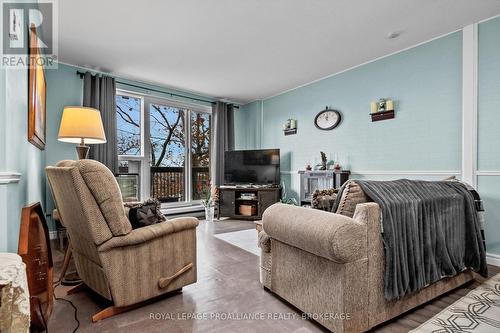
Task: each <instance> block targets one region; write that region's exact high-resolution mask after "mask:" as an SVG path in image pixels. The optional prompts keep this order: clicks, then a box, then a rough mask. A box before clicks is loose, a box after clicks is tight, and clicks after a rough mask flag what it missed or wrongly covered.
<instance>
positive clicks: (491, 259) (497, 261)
mask: <svg viewBox="0 0 500 333" xmlns="http://www.w3.org/2000/svg"><path fill="white" fill-rule="evenodd" d="M486 262H487V263H488V264H489V265H493V266H499V267H500V255H498V254H494V253H486Z"/></svg>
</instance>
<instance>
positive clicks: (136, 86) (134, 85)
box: [76, 71, 240, 109]
mask: <svg viewBox="0 0 500 333" xmlns="http://www.w3.org/2000/svg"><path fill="white" fill-rule="evenodd" d="M76 75H78V76H79V77H80V79H83V76H84V75H85V73H84V72H80V71H76ZM116 83H119V84H123V85H126V86H129V87H134V88H139V89H144V90H148V91H155V92H158V93H161V94H166V95H170V96H172V97H173V96H175V97H181V98H187V99H190V100H193V101H198V102H204V103H210V104H215V103H216V102H214V101H208V100H206V99H201V98H196V97H189V96H185V95H181V94H176V93H171V92H166V91H162V90H158V89H154V88H146V87H143V86H139V85H137V84H133V83H128V82H123V81H120V80H116ZM230 105H232V106H233V108H235V109H239V108H240V107H239V106H238V105H234V104H230Z"/></svg>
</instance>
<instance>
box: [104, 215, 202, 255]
mask: <svg viewBox="0 0 500 333" xmlns="http://www.w3.org/2000/svg"><path fill="white" fill-rule="evenodd" d="M198 223H199V222H198V219H196V218H194V217H179V218H175V219H172V220H168V221H166V222H161V223H157V224H152V225H148V226H146V227H142V228H138V229H134V230H132V231H131V232H129V233H128V234H126V235H125V236H118V237H112V238H111V239H110V240H108V241H106V242H105V243H103V244H102V245H100V246H99V252H103V251H108V250H110V249H113V248H117V247H124V246H130V245H138V244H142V243H145V242H148V241H150V240H152V239H155V238H159V237H163V236H166V235H169V234H173V233H175V232H179V231H182V230H186V229H193V228H196V227H197V226H198Z"/></svg>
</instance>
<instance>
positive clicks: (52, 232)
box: [49, 231, 57, 239]
mask: <svg viewBox="0 0 500 333" xmlns="http://www.w3.org/2000/svg"><path fill="white" fill-rule="evenodd" d="M49 238H50V239H57V231H49Z"/></svg>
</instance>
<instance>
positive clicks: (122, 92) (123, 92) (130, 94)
mask: <svg viewBox="0 0 500 333" xmlns="http://www.w3.org/2000/svg"><path fill="white" fill-rule="evenodd" d="M116 96H127V97H132V98H137V99H140V100H141V106H140V111H139V113H140V115H139V116H140V119H141V123H140V126H139V128H140V135H141V147H140V152H139V155H118V157H119V158H120V157H125V159H124V160H127V159H129V158H140V157H144V156H145V149H144V146H145V132H144V128H145V126H144V120H145V119H144V96H142V95H139V94H137V93H133V92H129V91H127V90H123V89H116ZM115 112H116V111H115ZM116 130H117V131H118V126H117V128H116ZM122 160H123V159H122Z"/></svg>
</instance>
